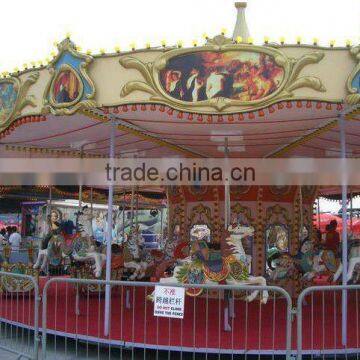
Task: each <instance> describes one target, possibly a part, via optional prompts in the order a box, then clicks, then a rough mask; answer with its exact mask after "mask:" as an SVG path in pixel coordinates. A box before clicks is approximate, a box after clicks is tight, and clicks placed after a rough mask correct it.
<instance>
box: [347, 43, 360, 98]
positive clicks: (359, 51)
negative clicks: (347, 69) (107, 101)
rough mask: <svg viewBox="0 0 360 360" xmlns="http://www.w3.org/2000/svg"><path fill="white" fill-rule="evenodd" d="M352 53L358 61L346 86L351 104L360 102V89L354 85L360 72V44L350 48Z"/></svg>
mask: <svg viewBox="0 0 360 360" xmlns="http://www.w3.org/2000/svg"><path fill="white" fill-rule="evenodd" d="M350 54H351V55H352V56H353V57H354V58H355V59H356V60H357V61H358V63H357V65H356V66H355V68H354V70H353V71H352V72H351V74H350V75H349V77H348V79H347V82H346V87H347V90H348V92H349V93H350V95H348V96H347V97H346V102H347V103H348V104H350V105H356V104H360V93H359V91H360V89H358V88H354V87H352V82H353V80H354V78H355V76H356V75H357V74H358V73H359V72H360V45H358V46H354V47H353V48H351V49H350Z"/></svg>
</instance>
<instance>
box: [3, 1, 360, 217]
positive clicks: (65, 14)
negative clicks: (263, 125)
mask: <svg viewBox="0 0 360 360" xmlns="http://www.w3.org/2000/svg"><path fill="white" fill-rule="evenodd" d="M234 3H235V2H234V0H181V1H179V0H176V1H175V0H151V1H148V0H136V1H135V0H133V1H124V0H102V1H92V0H61V2H53V1H49V0H32V1H25V0H11V1H10V0H6V1H2V3H1V13H2V17H1V25H2V30H3V31H2V39H1V40H2V41H1V45H2V46H1V50H0V73H2V72H3V71H10V72H11V71H13V70H14V68H15V67H18V68H20V69H21V68H22V67H23V66H24V64H30V63H31V61H45V60H46V58H47V57H50V53H51V52H52V51H54V50H55V49H56V48H55V45H54V43H56V42H59V41H61V40H62V39H63V38H65V36H66V34H67V33H70V34H71V38H72V40H73V41H74V42H75V43H76V44H77V45H79V46H80V47H81V48H82V50H83V51H86V50H88V49H90V50H92V52H93V53H94V54H95V53H99V52H100V49H105V51H106V52H113V51H114V47H115V46H120V48H121V50H123V51H126V50H129V49H130V44H132V43H135V44H136V47H137V48H143V47H145V44H146V43H147V42H150V44H151V45H152V46H159V45H160V44H161V42H162V41H163V40H165V41H166V42H167V44H171V45H173V44H176V43H177V42H178V41H182V42H183V44H184V46H191V45H192V41H193V40H197V41H198V42H199V44H201V42H202V41H203V34H207V35H208V36H214V35H217V34H219V33H220V32H221V31H222V29H224V28H225V29H227V35H229V36H231V35H232V31H233V28H234V25H235V21H236V9H235V7H234ZM246 19H247V24H248V27H249V30H250V35H251V37H253V39H254V43H255V44H261V43H262V42H263V39H264V37H265V36H268V37H269V38H270V41H279V39H280V37H284V38H285V42H286V43H295V42H296V39H297V37H298V36H301V38H302V42H304V43H309V44H311V43H312V41H313V38H317V39H318V40H319V44H320V45H325V46H328V45H329V43H330V41H331V40H335V44H336V45H338V46H344V45H345V42H346V40H347V39H349V40H351V41H352V43H356V44H358V43H360V0H341V1H339V0H301V1H299V0H249V1H248V6H247V9H246ZM320 206H321V210H323V211H334V212H336V211H337V210H338V209H339V207H340V205H339V203H338V202H329V201H325V200H322V201H321V204H320ZM354 207H360V200H355V201H354Z"/></svg>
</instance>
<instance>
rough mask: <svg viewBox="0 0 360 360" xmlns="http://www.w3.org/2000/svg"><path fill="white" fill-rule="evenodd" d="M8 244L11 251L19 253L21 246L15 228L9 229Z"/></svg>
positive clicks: (19, 237) (19, 236)
mask: <svg viewBox="0 0 360 360" xmlns="http://www.w3.org/2000/svg"><path fill="white" fill-rule="evenodd" d="M9 244H10V246H11V250H12V251H19V250H20V244H21V235H20V234H19V233H18V231H17V228H16V226H12V227H11V234H10V236H9Z"/></svg>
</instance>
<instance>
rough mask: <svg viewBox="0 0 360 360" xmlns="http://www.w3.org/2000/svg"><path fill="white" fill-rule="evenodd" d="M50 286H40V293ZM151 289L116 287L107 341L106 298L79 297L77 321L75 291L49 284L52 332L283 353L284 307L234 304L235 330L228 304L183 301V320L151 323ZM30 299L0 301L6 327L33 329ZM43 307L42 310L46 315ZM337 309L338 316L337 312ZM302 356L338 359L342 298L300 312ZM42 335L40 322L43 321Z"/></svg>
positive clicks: (118, 341)
mask: <svg viewBox="0 0 360 360" xmlns="http://www.w3.org/2000/svg"><path fill="white" fill-rule="evenodd" d="M45 282H46V279H45V278H41V279H40V288H41V290H42V289H43V287H44V284H45ZM152 290H153V289H152V288H151V287H149V288H147V289H145V288H134V287H132V286H128V287H127V286H123V287H119V288H113V290H112V302H111V329H110V334H109V336H104V328H103V324H104V322H103V315H104V302H105V301H104V297H103V296H102V295H98V294H91V295H88V294H87V293H86V294H82V295H81V296H80V300H79V310H80V314H78V315H76V312H75V309H76V307H75V305H76V291H75V289H74V286H73V285H72V284H65V283H58V284H52V285H51V287H50V288H49V291H48V309H47V328H48V333H49V334H53V335H56V336H61V337H68V338H72V339H76V340H82V341H87V342H89V343H102V344H111V345H112V346H126V347H132V346H134V347H139V348H149V349H151V348H153V349H163V350H165V349H171V350H182V351H196V352H209V353H210V352H214V353H219V352H221V353H229V352H231V353H248V354H259V353H260V354H278V355H279V354H285V343H286V302H285V301H284V300H283V299H279V298H277V299H275V300H274V298H272V299H269V302H268V303H267V304H266V305H260V304H259V302H258V301H255V302H253V303H250V304H247V303H245V302H244V301H242V300H236V301H235V318H234V319H233V320H232V319H230V324H231V325H232V331H225V330H224V307H225V302H224V300H223V299H218V298H208V299H206V298H191V297H186V303H185V318H184V319H183V320H179V319H168V318H159V317H154V316H153V314H152V313H153V304H152V302H150V301H149V300H147V299H146V295H147V294H150V293H151V292H152ZM33 305H34V299H33V297H31V296H24V297H22V296H20V295H17V296H6V295H5V294H3V296H1V297H0V317H1V321H2V322H5V323H9V324H13V325H16V326H20V327H25V328H30V329H31V328H33V325H34V324H33ZM41 308H42V303H40V314H41ZM334 308H336V311H335V312H334ZM348 311H349V322H348V323H349V326H348V344H347V349H346V352H347V353H351V352H353V353H354V352H357V351H358V348H359V322H360V321H359V320H360V319H359V311H358V309H356V301H355V299H354V298H352V297H351V296H349V305H348ZM303 314H304V320H303V329H304V331H303V344H304V346H303V349H304V350H303V352H304V354H316V353H328V354H332V353H341V352H343V351H344V349H343V346H342V345H341V298H340V296H335V295H334V294H333V293H330V294H328V295H325V296H322V295H320V296H315V295H314V296H313V297H312V298H310V297H309V298H308V299H307V304H306V305H304V307H303ZM39 326H40V331H41V327H42V324H41V316H40V319H39ZM292 334H293V335H292V349H294V350H295V349H296V319H294V320H293V322H292Z"/></svg>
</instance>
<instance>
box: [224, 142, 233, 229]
mask: <svg viewBox="0 0 360 360" xmlns="http://www.w3.org/2000/svg"><path fill="white" fill-rule="evenodd" d="M228 157H229V139H228V138H227V137H226V138H225V158H226V159H227V158H228ZM224 187H225V199H224V205H225V214H224V223H225V231H227V229H228V227H229V225H230V221H231V219H230V216H231V204H230V184H229V183H227V182H226V183H225V185H224Z"/></svg>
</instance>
